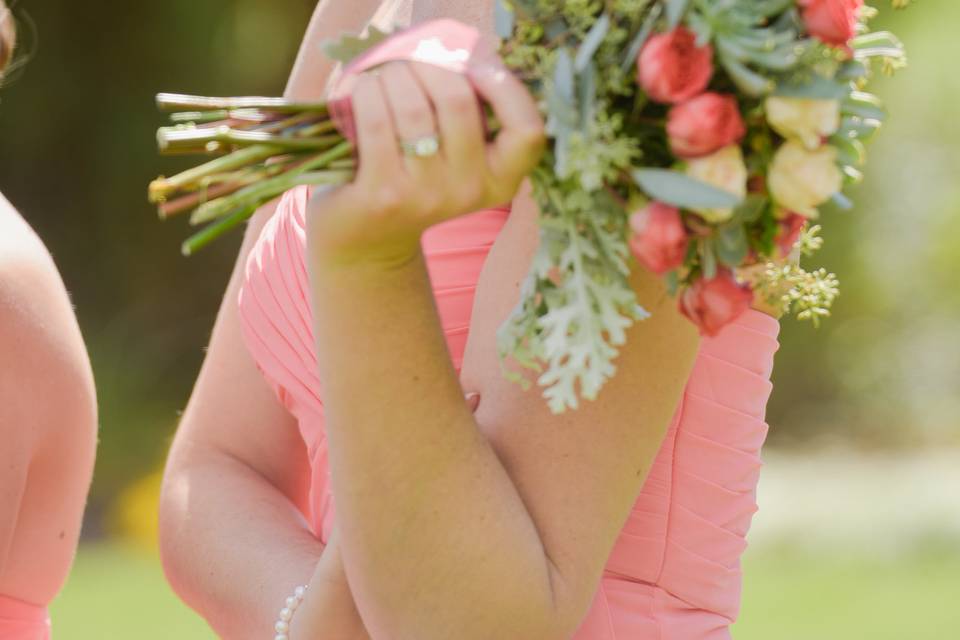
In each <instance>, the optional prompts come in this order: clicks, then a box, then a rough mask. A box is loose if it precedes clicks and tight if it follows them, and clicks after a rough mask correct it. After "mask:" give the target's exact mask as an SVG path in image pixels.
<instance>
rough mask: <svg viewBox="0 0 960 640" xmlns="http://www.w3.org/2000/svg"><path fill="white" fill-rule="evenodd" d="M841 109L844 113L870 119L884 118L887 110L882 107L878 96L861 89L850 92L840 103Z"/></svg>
mask: <svg viewBox="0 0 960 640" xmlns="http://www.w3.org/2000/svg"><path fill="white" fill-rule="evenodd" d="M841 110H842V112H843V113H844V114H845V115H851V116H859V117H861V118H866V119H872V120H881V121H882V120H885V119H886V117H887V112H886V110H885V109H884V108H883V103H882V102H880V98H878V97H877V96H875V95H873V94H872V93H865V92H863V91H854V92H852V93H851V94H850V95H849V96H848V97H847V99H846V100H844V101H843V103H842V105H841Z"/></svg>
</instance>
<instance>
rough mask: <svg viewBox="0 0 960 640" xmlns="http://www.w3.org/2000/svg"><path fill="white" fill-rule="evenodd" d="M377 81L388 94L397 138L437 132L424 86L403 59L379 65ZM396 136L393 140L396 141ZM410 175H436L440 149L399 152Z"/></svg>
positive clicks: (441, 160)
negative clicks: (420, 154)
mask: <svg viewBox="0 0 960 640" xmlns="http://www.w3.org/2000/svg"><path fill="white" fill-rule="evenodd" d="M382 69H383V70H382V72H381V74H380V82H381V84H382V85H383V87H384V90H385V93H386V95H387V101H388V103H389V106H390V113H391V115H392V117H393V124H394V128H395V129H396V131H397V135H398V136H399V140H410V141H412V140H416V139H417V138H422V137H424V136H429V135H437V123H436V118H435V116H434V112H433V111H434V108H433V105H432V104H431V101H430V98H429V97H428V96H427V93H426V92H425V91H424V89H423V86H422V85H421V84H420V81H419V80H418V79H417V77H416V75H415V74H414V72H413V70H412V69H411V68H410V65H409V64H407V63H406V62H390V63H387V64H386V65H384V66H383V67H382ZM399 140H394V141H393V142H394V144H395V145H399ZM401 158H402V161H403V162H404V164H405V165H406V166H407V170H408V171H409V173H410V175H412V176H416V177H419V178H423V177H425V176H434V177H436V176H437V175H438V172H439V171H442V166H441V165H442V164H443V162H444V156H443V149H442V148H441V149H440V151H439V152H438V153H436V154H435V155H432V156H426V157H418V156H406V155H403V154H401Z"/></svg>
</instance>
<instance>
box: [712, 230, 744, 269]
mask: <svg viewBox="0 0 960 640" xmlns="http://www.w3.org/2000/svg"><path fill="white" fill-rule="evenodd" d="M714 249H715V251H716V254H717V259H718V260H719V261H720V263H721V264H724V265H726V266H728V267H738V266H740V265H741V264H742V263H743V261H744V259H746V257H747V253H748V252H749V244H748V242H747V233H746V231H745V230H744V228H743V225H742V224H726V225H723V226H722V227H720V229H719V230H718V233H717V239H716V242H715V243H714Z"/></svg>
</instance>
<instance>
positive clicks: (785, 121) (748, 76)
mask: <svg viewBox="0 0 960 640" xmlns="http://www.w3.org/2000/svg"><path fill="white" fill-rule="evenodd" d="M908 1H909V0H893V5H894V6H895V7H897V8H901V7H903V6H905V5H906V4H907V3H908ZM875 14H876V10H875V9H873V8H871V7H869V6H867V5H866V4H864V2H863V0H742V1H738V0H607V1H605V2H599V1H598V0H576V1H571V0H498V2H497V4H496V8H495V21H496V30H497V34H498V35H499V37H500V41H499V48H498V51H496V52H491V51H487V50H485V49H484V47H483V43H482V42H481V40H480V39H479V37H478V36H479V34H478V33H477V32H476V30H474V29H472V28H470V27H467V26H466V25H463V24H461V23H458V22H455V21H452V20H436V21H432V22H428V23H423V24H420V25H416V26H414V27H411V28H409V29H406V30H403V31H400V32H397V33H383V32H380V31H377V30H376V29H371V30H370V32H369V34H368V35H367V36H366V37H363V38H357V37H351V36H345V37H343V38H341V39H340V40H338V41H335V42H328V43H326V44H325V49H326V51H327V54H328V55H330V56H331V57H333V58H336V59H338V60H340V61H342V62H344V63H345V65H346V66H345V68H344V74H343V77H342V78H341V80H340V82H339V83H338V84H337V85H335V87H334V89H333V90H332V92H331V94H330V97H329V99H328V100H327V102H326V103H323V104H320V103H317V104H300V103H291V102H287V101H284V100H280V99H274V98H197V97H190V96H172V95H168V94H162V95H160V96H159V98H158V102H159V105H160V107H161V108H163V109H167V110H173V111H177V112H176V113H174V114H173V116H172V118H173V120H174V122H175V123H177V124H175V126H172V127H164V128H161V129H160V131H159V134H158V140H159V144H160V148H161V150H162V151H164V152H166V153H206V154H212V155H218V156H220V157H217V158H215V159H213V160H211V161H209V162H207V163H206V164H203V165H201V166H199V167H196V168H194V169H190V170H188V171H186V172H184V173H181V174H179V175H177V176H173V177H171V178H160V179H158V180H156V181H154V182H153V183H152V184H151V185H150V191H149V194H150V199H151V201H153V202H156V203H158V204H159V209H160V214H161V216H163V217H166V216H170V215H173V214H175V213H179V212H183V211H191V212H192V213H191V222H192V223H194V224H199V223H209V225H208V226H207V227H205V228H204V229H203V230H201V231H200V233H198V234H197V235H196V236H194V237H193V238H191V239H189V240H188V241H187V242H186V243H185V244H184V252H185V253H192V252H193V251H195V250H197V249H198V248H200V247H201V246H203V245H205V244H206V243H208V242H209V241H211V240H212V239H214V238H216V237H217V236H219V235H220V234H222V233H223V232H224V231H226V230H227V229H229V228H231V227H233V226H236V225H237V224H239V223H241V222H242V221H243V220H245V219H247V218H248V217H249V216H250V215H252V213H253V211H254V210H256V208H257V207H259V206H260V205H262V204H263V203H264V202H266V201H268V200H270V199H272V198H274V197H276V196H278V195H279V194H281V193H282V192H283V191H285V190H287V189H289V188H291V187H293V186H296V185H301V184H311V185H321V184H340V183H343V182H346V181H348V180H349V179H350V177H351V176H352V171H353V168H354V166H355V164H354V163H355V158H354V157H353V148H354V147H353V141H354V139H355V135H354V132H353V127H352V119H351V115H350V105H349V89H350V87H351V79H352V78H355V77H356V73H357V72H359V71H363V70H365V69H368V68H370V67H372V66H375V65H376V64H379V63H382V62H385V61H387V60H392V59H410V60H413V59H416V60H424V61H429V62H432V63H435V64H438V65H441V66H445V67H447V68H450V69H453V70H461V71H462V70H464V68H465V67H466V66H469V65H472V64H491V63H494V62H495V63H500V60H502V63H501V64H505V65H506V66H507V67H508V68H509V69H510V70H511V71H512V72H513V73H515V74H517V75H518V76H519V77H520V78H522V79H523V80H524V81H525V83H526V84H527V86H528V87H529V89H530V91H531V92H532V94H533V95H534V96H535V97H536V98H537V99H538V101H539V104H540V106H541V109H542V111H543V113H544V115H545V119H546V126H547V133H548V136H549V137H550V143H549V144H548V147H547V150H546V152H545V153H544V156H543V158H542V159H541V162H540V164H539V165H538V167H537V168H536V169H535V170H534V172H533V173H532V174H531V176H530V178H531V183H532V185H533V193H534V197H535V199H536V201H537V203H538V204H539V207H540V217H539V226H540V245H539V249H538V251H537V253H536V255H535V257H534V260H533V263H532V266H531V269H530V271H529V273H528V275H527V278H526V280H525V281H524V283H523V287H522V291H521V296H520V301H519V302H518V304H517V306H516V307H515V309H514V311H513V313H512V314H511V316H510V317H509V318H508V319H507V320H506V321H505V323H504V324H503V326H501V327H500V330H499V332H498V350H499V353H500V356H501V362H503V358H504V357H505V356H507V355H509V356H511V357H512V358H513V359H514V361H515V362H516V363H518V364H519V365H520V366H522V367H525V368H529V369H532V370H534V371H536V372H537V373H538V374H539V375H538V384H539V385H540V386H542V387H543V388H544V389H543V396H544V398H546V400H547V401H548V404H549V406H550V408H551V409H552V410H553V411H554V412H556V413H560V412H562V411H564V410H566V409H567V408H576V407H577V406H578V395H579V396H583V397H585V398H588V399H594V398H595V397H596V396H597V393H598V392H599V390H600V389H601V388H602V386H603V385H604V383H605V382H606V381H607V380H608V379H609V378H610V377H611V376H613V375H614V373H615V370H616V368H615V366H614V364H613V361H614V359H615V357H616V356H617V354H618V347H619V346H621V345H623V344H624V342H625V340H626V330H627V328H628V327H629V326H631V324H632V323H633V322H634V321H636V320H641V319H643V318H645V317H646V315H647V314H646V312H645V311H644V309H643V308H642V307H641V306H640V304H639V303H638V300H637V298H636V294H635V292H634V291H633V289H632V288H631V287H630V285H629V281H628V277H629V274H630V262H629V258H630V257H631V254H632V256H633V257H635V258H636V260H637V261H638V262H639V263H640V264H642V265H643V266H644V267H646V268H647V269H649V270H651V271H653V272H655V273H657V274H660V275H661V276H662V277H663V278H664V279H665V281H666V284H667V287H668V289H669V290H670V292H671V293H672V294H673V295H675V296H676V297H677V300H678V304H679V308H680V310H681V311H682V312H683V314H684V315H685V316H686V317H688V318H689V319H690V320H691V321H692V322H694V323H695V324H696V325H697V326H698V327H699V329H700V331H701V333H703V334H704V335H715V334H716V333H717V332H719V331H720V330H721V329H722V328H723V327H724V326H726V325H727V324H728V323H730V322H731V321H733V320H734V319H735V318H736V317H737V316H739V315H740V314H741V313H743V312H744V311H745V310H746V309H747V308H749V306H750V305H751V303H752V302H753V300H754V298H755V296H763V297H764V298H765V299H766V300H767V302H768V303H770V304H773V305H775V306H779V307H780V308H781V309H782V310H783V311H784V312H793V313H795V314H796V315H797V316H798V317H799V318H800V319H809V320H811V321H813V322H814V323H817V322H818V321H819V319H820V318H821V317H823V316H826V315H829V309H830V305H831V303H832V302H833V300H834V298H835V297H836V295H837V293H838V290H837V285H838V283H837V280H836V278H835V277H834V275H833V274H829V273H827V272H826V271H824V270H823V269H819V270H816V271H813V272H809V271H806V270H804V269H803V268H801V267H800V266H799V265H798V264H797V260H796V258H797V256H798V254H800V253H802V254H810V253H812V252H813V251H815V250H816V249H817V248H818V247H819V246H820V244H821V239H820V238H819V237H818V236H817V231H818V230H819V227H818V226H816V225H812V226H811V221H815V220H817V218H818V216H819V210H820V208H821V207H823V206H824V205H826V204H828V203H832V204H833V205H834V206H836V207H839V208H844V209H845V208H849V207H850V206H851V203H850V201H849V200H848V199H847V198H846V197H845V196H844V195H843V189H844V187H845V186H846V185H849V184H853V183H856V182H858V181H859V180H861V178H862V174H861V171H860V169H861V167H862V165H863V163H864V160H865V150H864V142H866V141H867V140H869V138H870V137H871V136H872V135H873V134H874V133H875V132H876V130H877V129H878V128H879V127H880V124H881V122H882V121H883V119H884V116H885V113H884V110H883V108H882V106H881V103H880V101H879V99H878V98H877V97H876V96H874V95H872V94H870V93H867V92H866V91H865V88H866V85H867V83H868V81H869V79H870V78H871V76H872V74H873V72H874V66H877V65H874V64H873V63H874V61H876V62H877V63H878V66H879V67H880V69H881V70H883V71H885V72H892V71H893V70H895V69H897V68H900V67H902V66H903V65H904V64H905V56H904V53H903V47H902V45H901V44H900V42H899V41H898V40H897V38H896V37H895V36H894V35H893V34H891V33H888V32H871V31H870V30H869V28H868V22H869V20H870V18H872V17H873V16H874V15H875ZM485 113H487V112H486V111H485ZM486 125H487V129H488V131H491V132H493V131H495V130H496V127H497V123H496V121H495V119H494V118H491V117H490V116H489V114H488V117H487V121H486ZM504 373H505V375H507V376H508V377H510V378H511V379H513V380H516V381H518V382H520V383H521V384H524V385H526V384H527V383H526V381H525V378H524V377H523V376H522V375H520V373H519V372H516V371H509V370H507V369H506V367H504Z"/></svg>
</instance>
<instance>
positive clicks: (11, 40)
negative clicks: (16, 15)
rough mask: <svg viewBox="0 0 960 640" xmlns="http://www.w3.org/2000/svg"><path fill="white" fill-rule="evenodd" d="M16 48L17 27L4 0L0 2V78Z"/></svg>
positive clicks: (11, 59)
mask: <svg viewBox="0 0 960 640" xmlns="http://www.w3.org/2000/svg"><path fill="white" fill-rule="evenodd" d="M16 46H17V26H16V24H15V23H14V21H13V12H12V11H10V7H8V6H7V4H6V3H5V2H4V0H0V77H2V76H3V72H4V70H5V69H6V68H7V67H8V66H9V65H10V63H11V62H12V61H13V50H14V49H15V48H16Z"/></svg>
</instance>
